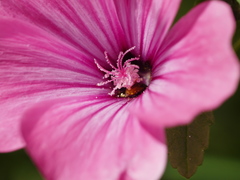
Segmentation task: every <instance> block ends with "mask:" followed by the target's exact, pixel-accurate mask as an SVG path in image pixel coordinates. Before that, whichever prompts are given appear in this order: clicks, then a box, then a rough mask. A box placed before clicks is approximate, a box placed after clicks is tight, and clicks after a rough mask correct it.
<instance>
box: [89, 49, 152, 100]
mask: <svg viewBox="0 0 240 180" xmlns="http://www.w3.org/2000/svg"><path fill="white" fill-rule="evenodd" d="M134 48H135V47H132V48H130V49H128V50H127V51H125V52H120V53H119V55H118V59H117V63H116V66H114V65H113V64H112V63H111V62H110V60H109V58H108V54H107V52H104V54H105V59H106V62H107V63H108V64H109V66H110V67H111V68H112V70H111V71H109V70H106V69H105V68H103V67H102V66H101V65H100V64H99V63H98V62H97V60H96V59H94V62H95V64H96V65H97V67H98V69H99V70H100V71H102V72H104V73H105V75H104V76H103V78H104V79H108V80H106V81H104V82H100V83H98V84H97V85H98V86H103V85H105V84H108V83H111V82H112V83H113V85H114V88H113V89H112V91H111V92H110V93H109V95H110V96H113V95H115V96H117V97H136V96H138V95H139V94H141V93H142V92H143V91H144V90H145V89H146V87H147V85H148V84H147V83H146V81H145V78H144V77H142V76H141V75H142V73H141V72H140V70H141V68H140V64H141V63H139V60H140V57H131V58H126V55H127V54H128V53H130V51H132V50H133V49H134ZM134 62H135V63H134Z"/></svg>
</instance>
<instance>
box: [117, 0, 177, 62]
mask: <svg viewBox="0 0 240 180" xmlns="http://www.w3.org/2000/svg"><path fill="white" fill-rule="evenodd" d="M114 2H115V4H116V8H117V13H118V16H119V19H120V22H121V24H122V26H123V29H124V32H125V34H126V38H127V42H128V47H133V46H136V51H137V54H139V55H141V58H142V59H144V60H150V59H151V58H153V56H154V55H155V53H156V52H157V50H158V48H159V46H160V45H161V43H162V40H163V38H164V37H165V35H166V33H167V31H168V30H169V27H170V25H171V24H172V22H173V19H174V17H175V15H176V13H177V10H178V7H179V4H180V2H181V1H180V0H174V1H164V0H147V1H146V0H131V1H129V0H121V1H120V0H114Z"/></svg>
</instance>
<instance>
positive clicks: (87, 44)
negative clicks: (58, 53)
mask: <svg viewBox="0 0 240 180" xmlns="http://www.w3.org/2000/svg"><path fill="white" fill-rule="evenodd" d="M0 10H1V11H0V12H1V13H0V14H2V15H4V16H7V17H14V18H18V19H23V20H25V21H29V22H30V23H33V24H35V25H37V26H39V27H40V28H43V29H45V30H46V31H48V32H50V33H52V34H53V35H55V36H57V37H58V38H59V39H62V40H63V41H66V42H68V43H70V44H71V45H73V46H75V47H76V48H77V49H79V50H80V51H81V52H85V53H86V54H89V55H90V54H91V55H92V56H91V58H98V57H102V56H103V55H102V54H103V52H104V51H105V50H106V51H108V52H109V53H110V54H113V53H114V54H113V55H115V56H117V55H118V53H119V51H120V50H121V49H122V47H123V45H124V39H125V38H124V35H123V31H122V29H121V26H120V23H119V21H118V17H117V14H116V9H115V6H114V3H113V2H112V1H111V0H110V1H109V0H108V1H106V0H91V1H86V0H51V1H49V0H38V1H36V0H18V1H13V0H1V1H0Z"/></svg>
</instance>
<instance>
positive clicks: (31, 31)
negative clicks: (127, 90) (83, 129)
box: [0, 18, 109, 152]
mask: <svg viewBox="0 0 240 180" xmlns="http://www.w3.org/2000/svg"><path fill="white" fill-rule="evenodd" d="M0 29H1V31H0V69H1V71H0V84H1V89H0V94H1V96H0V107H1V108H0V117H1V121H0V127H4V128H0V134H1V136H0V151H2V152H3V151H10V150H15V149H18V148H21V147H23V146H24V142H23V141H22V139H21V135H20V134H19V120H20V117H21V116H22V114H23V112H24V111H25V110H26V109H27V108H29V107H31V106H32V105H33V104H34V103H36V102H39V101H42V100H46V99H49V98H50V99H53V98H58V97H66V96H73V95H76V94H78V95H80V94H81V95H82V96H87V95H89V94H95V96H96V95H99V93H100V94H101V92H102V93H103V94H105V95H107V93H108V92H109V91H107V90H102V88H99V87H97V86H96V84H97V83H98V82H99V81H100V80H101V79H102V74H101V72H100V71H99V70H98V69H97V67H96V65H95V64H94V62H93V59H89V58H88V57H86V56H84V55H82V54H81V53H80V52H79V51H78V50H77V49H75V48H73V47H71V46H69V45H67V44H66V43H64V42H62V41H59V40H57V39H56V38H55V37H53V36H52V35H51V34H49V33H47V32H45V31H43V30H41V29H39V28H37V27H34V26H32V25H30V24H28V23H24V22H21V21H18V20H14V19H9V18H8V19H4V18H0Z"/></svg>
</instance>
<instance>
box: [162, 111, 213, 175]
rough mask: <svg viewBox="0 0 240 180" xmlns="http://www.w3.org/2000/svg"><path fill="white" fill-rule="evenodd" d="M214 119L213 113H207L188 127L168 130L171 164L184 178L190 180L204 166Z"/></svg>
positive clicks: (198, 117)
mask: <svg viewBox="0 0 240 180" xmlns="http://www.w3.org/2000/svg"><path fill="white" fill-rule="evenodd" d="M213 119H214V117H213V114H212V112H206V113H203V114H201V115H199V116H197V117H196V118H195V119H194V121H193V122H192V123H191V124H189V125H187V126H179V127H175V128H171V129H167V130H166V133H167V141H168V154H169V161H170V164H171V165H172V167H173V168H176V169H177V170H178V172H179V173H180V174H181V175H182V176H184V177H186V178H190V177H191V176H192V175H193V174H194V173H195V172H196V170H197V168H198V166H199V165H201V164H202V162H203V155H204V150H205V149H206V148H207V147H208V144H209V131H210V125H211V124H212V123H213Z"/></svg>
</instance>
